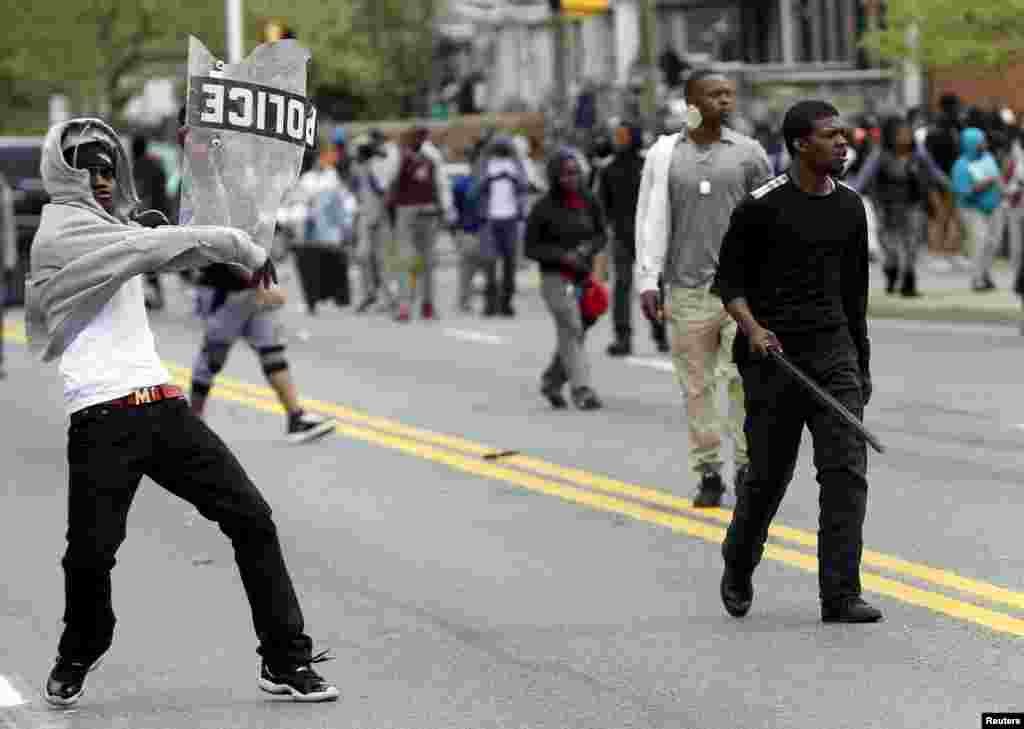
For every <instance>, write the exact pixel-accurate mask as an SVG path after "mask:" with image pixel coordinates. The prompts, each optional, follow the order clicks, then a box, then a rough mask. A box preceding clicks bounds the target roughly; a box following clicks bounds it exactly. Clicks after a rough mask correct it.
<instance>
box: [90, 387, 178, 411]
mask: <svg viewBox="0 0 1024 729" xmlns="http://www.w3.org/2000/svg"><path fill="white" fill-rule="evenodd" d="M183 397H185V393H183V392H182V391H181V388H180V387H178V386H177V385H153V386H152V387H142V388H139V389H138V390H136V391H135V392H132V393H129V394H127V395H125V396H124V397H119V398H117V399H116V400H108V401H107V402H104V403H100V405H103V406H113V407H120V408H124V407H138V406H139V405H149V404H150V403H154V402H160V401H161V400H173V399H176V398H183Z"/></svg>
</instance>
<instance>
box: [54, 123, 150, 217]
mask: <svg viewBox="0 0 1024 729" xmlns="http://www.w3.org/2000/svg"><path fill="white" fill-rule="evenodd" d="M97 144H99V145H102V146H103V147H105V148H106V149H107V150H108V151H109V152H110V154H112V155H113V157H114V164H113V167H114V171H115V176H116V180H117V188H116V190H115V191H114V210H115V211H116V218H117V219H119V220H125V219H127V218H128V216H129V215H130V213H131V212H132V211H133V210H134V209H135V208H137V207H138V205H139V195H138V193H137V192H136V190H135V181H134V179H133V177H132V166H131V160H130V159H129V157H128V154H127V152H126V151H125V148H124V145H122V144H121V140H120V139H119V138H118V136H117V133H116V132H115V131H114V130H113V129H112V128H111V127H110V126H109V125H107V124H106V122H103V121H102V120H100V119H91V118H80V119H71V120H69V121H66V122H64V123H62V124H57V125H55V126H54V127H52V128H51V129H50V131H49V132H48V133H47V135H46V140H45V141H44V142H43V154H42V161H41V162H40V173H41V175H42V178H43V186H44V187H45V188H46V192H47V193H48V194H49V195H50V200H51V201H52V202H53V203H56V204H65V205H67V204H73V205H77V206H85V207H88V208H89V209H90V210H93V211H94V212H96V213H97V214H99V215H102V216H104V217H111V216H110V213H107V212H106V211H105V210H104V209H103V208H102V207H101V206H100V204H99V203H98V202H96V200H95V198H94V197H93V194H92V185H91V184H90V180H89V171H88V170H85V169H76V168H74V167H72V166H71V165H70V164H68V158H70V159H74V155H75V153H76V150H75V147H77V146H79V145H89V146H88V147H83V148H82V149H88V150H95V149H96V146H95V145H97ZM65 155H67V156H65Z"/></svg>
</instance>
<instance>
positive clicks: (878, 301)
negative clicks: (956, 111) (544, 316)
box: [438, 235, 1024, 326]
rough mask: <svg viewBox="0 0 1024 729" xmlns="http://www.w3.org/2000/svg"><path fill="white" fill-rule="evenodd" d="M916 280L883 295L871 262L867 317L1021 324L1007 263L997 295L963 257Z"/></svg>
mask: <svg viewBox="0 0 1024 729" xmlns="http://www.w3.org/2000/svg"><path fill="white" fill-rule="evenodd" d="M457 262H458V254H457V253H456V252H455V248H454V245H453V244H452V241H451V239H450V237H449V236H447V235H442V236H440V238H439V240H438V266H439V268H449V267H451V268H454V267H455V266H456V265H457ZM518 278H519V287H520V290H521V291H522V290H527V289H536V288H538V287H539V285H540V276H539V274H538V273H537V267H536V265H535V264H533V263H532V262H529V263H527V264H526V265H525V266H523V267H522V268H521V269H520V271H519V277H518ZM917 278H918V286H917V288H918V291H920V293H921V296H919V297H918V298H916V299H906V298H903V297H902V296H899V295H898V294H896V295H891V294H887V293H885V277H884V275H883V274H882V266H881V264H880V263H877V262H876V263H872V264H871V294H870V299H869V302H868V314H869V316H872V317H877V318H881V319H909V320H912V321H913V320H917V321H946V322H965V323H976V324H982V323H983V324H1005V325H1007V326H1019V325H1020V324H1021V321H1022V320H1024V307H1022V305H1021V300H1020V297H1018V296H1017V295H1016V294H1015V293H1013V279H1014V273H1013V271H1011V270H1010V264H1009V262H1008V261H1006V260H1005V259H997V261H996V264H995V266H994V268H993V271H992V278H993V279H994V280H995V282H996V286H997V287H998V288H996V290H995V291H988V292H985V293H975V292H973V291H971V286H970V268H969V264H968V262H967V261H965V260H963V259H961V260H959V261H955V262H953V263H952V264H951V262H950V260H949V259H946V258H938V257H934V256H929V255H924V256H922V257H921V259H920V261H919V263H918V273H917Z"/></svg>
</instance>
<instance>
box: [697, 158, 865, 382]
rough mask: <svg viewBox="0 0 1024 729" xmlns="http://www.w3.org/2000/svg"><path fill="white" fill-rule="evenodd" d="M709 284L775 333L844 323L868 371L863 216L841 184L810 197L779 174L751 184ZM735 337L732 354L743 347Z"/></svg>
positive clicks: (861, 207) (858, 201)
mask: <svg viewBox="0 0 1024 729" xmlns="http://www.w3.org/2000/svg"><path fill="white" fill-rule="evenodd" d="M715 287H716V289H717V290H718V291H719V293H720V294H721V296H722V301H723V302H725V303H729V302H730V301H732V300H734V299H737V298H740V297H743V298H745V299H746V301H747V304H748V305H749V306H750V310H751V313H752V314H753V315H754V318H755V319H756V320H757V321H758V323H760V324H761V325H762V326H764V327H766V328H768V329H770V330H771V331H773V332H775V333H776V334H777V335H779V336H780V337H783V336H784V335H785V334H800V333H807V332H814V331H822V330H826V329H831V328H835V327H839V326H843V325H846V326H847V327H848V328H849V330H850V334H851V335H852V337H853V341H854V343H855V344H856V346H857V353H858V359H859V361H860V366H861V369H862V370H863V371H864V372H865V373H866V372H867V371H868V359H869V356H870V353H869V345H868V337H867V302H868V228H867V216H866V215H865V212H864V203H863V202H862V201H861V199H860V196H859V195H858V194H857V193H856V192H854V191H853V190H852V189H851V188H849V187H847V186H845V185H843V184H842V183H835V189H834V190H833V191H832V192H831V193H829V194H828V195H824V196H814V195H808V194H807V193H805V192H804V191H803V190H801V189H800V188H799V187H797V186H796V185H795V184H794V183H793V182H792V180H790V179H789V176H788V175H781V176H779V177H776V178H775V179H773V180H772V181H770V182H768V183H766V184H765V185H763V186H761V187H760V188H758V189H757V190H754V191H753V192H752V193H751V194H750V195H749V196H747V198H746V199H745V200H744V201H743V202H742V203H740V205H739V206H737V208H736V210H734V211H733V215H732V219H731V221H730V224H729V230H728V231H727V232H726V234H725V239H724V241H723V243H722V251H721V255H720V257H719V265H718V271H717V274H716V279H715ZM737 339H738V340H741V339H742V340H743V341H738V342H737V349H736V351H737V352H740V351H742V349H741V348H742V347H746V346H749V345H748V344H747V342H746V341H745V338H744V337H743V336H742V335H740V336H739V337H737Z"/></svg>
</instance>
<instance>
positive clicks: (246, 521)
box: [26, 119, 338, 707]
mask: <svg viewBox="0 0 1024 729" xmlns="http://www.w3.org/2000/svg"><path fill="white" fill-rule="evenodd" d="M41 168H42V177H43V183H44V185H45V187H46V191H47V193H49V195H50V200H51V202H50V203H49V204H47V205H46V206H45V207H44V208H43V213H42V216H41V220H40V224H39V229H38V231H37V233H36V236H35V239H34V240H33V243H32V249H31V251H32V253H31V269H30V270H31V274H30V280H29V282H28V286H27V289H26V329H27V333H28V337H29V343H30V347H31V349H32V351H33V352H35V353H36V354H37V355H39V356H40V357H41V358H42V360H43V361H44V362H50V361H54V360H58V361H59V370H60V374H61V377H62V380H63V384H64V403H65V410H66V412H67V413H68V415H69V418H70V428H69V430H68V448H67V453H68V465H69V471H70V478H69V486H68V528H67V533H66V534H67V536H66V538H67V550H66V552H65V554H64V558H63V562H62V564H63V567H64V585H65V609H64V632H63V634H62V635H61V638H60V643H59V646H58V655H57V660H56V663H55V665H54V667H53V669H52V670H51V672H50V674H49V677H48V678H47V680H46V684H45V687H44V697H45V699H46V701H47V702H48V703H49V704H51V705H54V706H59V707H67V706H71V705H73V704H75V703H77V702H78V700H79V699H80V698H81V696H82V693H83V690H84V687H85V679H86V676H87V675H88V673H89V672H90V671H92V670H93V669H95V668H96V666H97V664H98V663H99V661H100V659H101V657H102V656H103V654H104V653H106V651H107V649H108V648H109V647H110V645H111V643H112V641H113V636H114V624H115V617H114V611H113V606H112V602H111V577H110V573H111V569H112V568H113V566H114V562H115V555H116V553H117V550H118V548H119V547H120V545H121V543H122V541H124V538H125V534H126V524H127V517H128V510H129V508H130V506H131V503H132V499H133V497H134V496H135V492H136V490H137V489H138V486H139V483H140V481H141V480H142V477H143V476H144V475H145V476H149V477H150V478H151V479H152V480H153V481H155V482H156V483H157V484H159V485H160V486H162V487H164V488H166V489H167V490H168V491H170V492H171V493H173V494H175V495H177V496H179V497H181V498H182V499H185V500H186V501H188V502H189V503H191V504H192V505H194V506H195V507H196V509H197V510H198V511H199V512H200V513H201V514H203V515H204V516H205V517H206V518H208V519H211V520H212V521H215V522H217V524H218V526H219V527H220V529H221V531H222V532H224V534H225V535H227V537H228V538H229V539H230V540H231V543H232V545H233V547H234V554H235V560H236V563H237V564H238V569H239V573H240V575H241V579H242V584H243V585H244V587H245V593H246V596H247V597H248V599H249V604H250V607H251V610H252V619H253V624H254V627H255V630H256V634H257V637H258V640H259V648H258V651H257V652H258V653H259V654H260V655H261V656H262V665H261V669H260V675H259V680H258V685H259V687H260V688H261V689H262V690H264V691H268V692H271V693H275V694H288V695H290V696H291V697H292V698H294V699H296V700H299V701H325V700H332V699H336V698H337V697H338V690H337V688H335V687H334V686H332V685H331V684H330V683H328V682H327V681H325V680H324V679H323V678H322V677H321V676H320V675H319V674H318V673H317V672H316V671H315V670H313V668H312V664H313V663H317V662H319V661H321V660H324V658H325V655H324V654H323V653H321V654H320V655H317V656H314V655H313V654H312V640H311V639H310V638H309V636H307V635H306V634H305V628H304V623H303V616H302V610H301V608H300V606H299V602H298V598H297V597H296V594H295V589H294V587H293V585H292V581H291V577H290V576H289V573H288V570H287V568H286V566H285V562H284V557H283V555H282V551H281V545H280V542H279V540H278V537H277V529H276V527H275V524H274V521H273V519H272V518H271V512H270V506H269V505H268V504H267V502H266V501H265V500H264V498H263V496H262V495H261V494H260V492H259V490H258V489H257V488H256V486H255V485H254V484H253V483H252V481H251V480H250V479H249V476H248V474H247V473H246V472H245V469H244V468H243V467H242V465H241V463H239V461H238V459H237V458H236V457H235V456H234V455H233V454H232V453H231V451H230V450H229V449H228V447H227V446H226V445H225V444H224V442H223V441H222V440H221V439H220V438H219V437H218V436H217V435H216V434H215V433H214V432H213V431H212V430H210V429H209V428H208V427H207V426H206V425H205V424H204V423H203V421H202V420H201V419H199V418H197V417H196V416H195V415H194V414H193V413H192V412H191V410H190V409H189V406H188V403H187V402H186V400H185V398H184V395H183V393H182V392H181V390H180V389H178V388H177V387H175V386H174V385H172V384H170V379H171V377H170V374H169V372H168V371H167V369H166V368H165V366H164V365H163V363H162V362H161V360H160V357H159V356H158V355H157V352H156V346H155V343H154V340H153V333H152V331H151V330H150V327H149V320H148V317H147V313H146V307H145V303H144V297H143V276H144V275H145V274H147V273H163V272H170V271H179V270H182V269H187V268H195V267H199V266H202V265H205V264H207V263H230V264H233V265H235V266H237V267H239V268H241V269H243V270H245V271H249V272H252V282H253V286H254V287H264V288H271V287H272V285H273V284H274V283H276V279H277V274H276V271H275V269H274V264H273V261H272V260H270V258H269V256H268V255H267V252H266V251H265V250H264V249H263V248H262V247H260V246H259V245H257V244H256V243H254V242H253V240H252V239H251V238H250V237H249V235H248V234H247V233H245V232H244V231H241V230H238V229H235V228H227V227H218V226H170V225H167V220H166V218H165V217H164V216H163V215H162V214H160V213H158V212H154V211H144V212H142V213H139V212H138V208H137V206H138V202H139V200H138V195H137V193H136V192H135V184H134V182H133V180H132V176H131V164H130V161H129V158H128V155H127V153H126V152H125V150H124V148H123V146H122V145H121V143H120V141H119V139H118V136H117V134H116V132H115V131H114V130H113V129H112V128H111V127H109V126H108V125H107V124H105V123H104V122H102V121H100V120H98V119H73V120H71V121H68V122H65V123H62V124H58V125H56V126H54V127H53V128H51V129H50V131H49V133H48V134H47V136H46V139H45V141H44V147H43V157H42V164H41ZM144 226H159V227H153V228H152V229H151V228H149V227H144Z"/></svg>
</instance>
